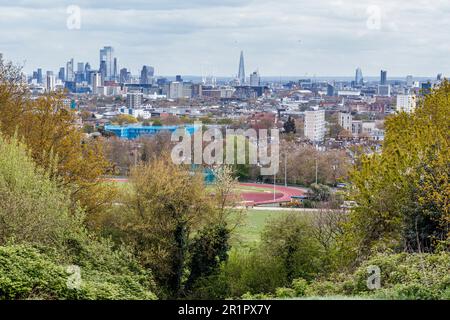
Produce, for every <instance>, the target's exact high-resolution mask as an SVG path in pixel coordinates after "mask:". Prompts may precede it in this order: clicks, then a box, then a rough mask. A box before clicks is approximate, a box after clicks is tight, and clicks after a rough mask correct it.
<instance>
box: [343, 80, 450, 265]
mask: <svg viewBox="0 0 450 320" xmlns="http://www.w3.org/2000/svg"><path fill="white" fill-rule="evenodd" d="M449 93H450V84H449V82H448V81H444V82H443V83H442V84H441V85H440V87H439V88H436V89H434V90H433V91H432V93H431V94H430V95H427V96H425V97H424V98H422V99H421V100H420V101H418V107H417V109H416V111H415V112H413V113H409V114H407V113H404V112H402V113H399V114H397V115H395V116H392V117H389V118H388V119H386V123H385V126H386V137H385V141H384V143H383V152H382V153H381V154H372V155H362V156H361V158H360V161H359V162H358V166H357V168H356V169H355V170H354V171H353V173H352V186H351V198H352V199H353V200H355V201H356V203H357V207H356V208H355V209H354V210H353V212H352V214H351V216H350V223H349V225H348V232H347V233H346V234H347V236H346V238H345V241H344V242H345V243H347V249H348V250H347V252H350V253H351V254H350V260H353V261H355V259H354V258H355V256H356V257H359V258H363V257H365V256H367V255H368V254H369V253H370V251H371V250H372V249H380V250H383V249H384V248H393V249H397V250H411V251H432V250H436V249H437V248H441V247H446V246H448V241H449V195H450V189H449V184H448V181H449V178H448V177H449V166H448V163H449V162H450V157H449V156H450V154H449V145H448V143H449V130H448V114H449V113H450V95H449ZM357 261H358V260H357Z"/></svg>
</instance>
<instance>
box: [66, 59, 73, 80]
mask: <svg viewBox="0 0 450 320" xmlns="http://www.w3.org/2000/svg"><path fill="white" fill-rule="evenodd" d="M66 81H69V82H72V81H75V74H74V72H73V58H72V59H70V60H69V61H67V66H66Z"/></svg>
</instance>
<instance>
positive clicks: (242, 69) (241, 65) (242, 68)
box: [238, 51, 245, 85]
mask: <svg viewBox="0 0 450 320" xmlns="http://www.w3.org/2000/svg"><path fill="white" fill-rule="evenodd" d="M238 79H239V82H240V84H241V85H243V84H245V66H244V51H241V57H240V59H239V72H238Z"/></svg>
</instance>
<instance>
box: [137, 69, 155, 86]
mask: <svg viewBox="0 0 450 320" xmlns="http://www.w3.org/2000/svg"><path fill="white" fill-rule="evenodd" d="M154 74H155V69H154V68H153V67H151V66H142V70H141V79H140V83H141V84H150V83H152V78H153V75H154Z"/></svg>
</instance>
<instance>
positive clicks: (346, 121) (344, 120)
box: [339, 112, 353, 132]
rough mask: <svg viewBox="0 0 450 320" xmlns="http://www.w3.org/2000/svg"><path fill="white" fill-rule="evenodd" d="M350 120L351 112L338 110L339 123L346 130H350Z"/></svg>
mask: <svg viewBox="0 0 450 320" xmlns="http://www.w3.org/2000/svg"><path fill="white" fill-rule="evenodd" d="M352 121H353V117H352V114H351V113H346V112H339V125H340V126H341V127H342V128H344V129H345V130H347V131H348V132H352Z"/></svg>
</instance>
